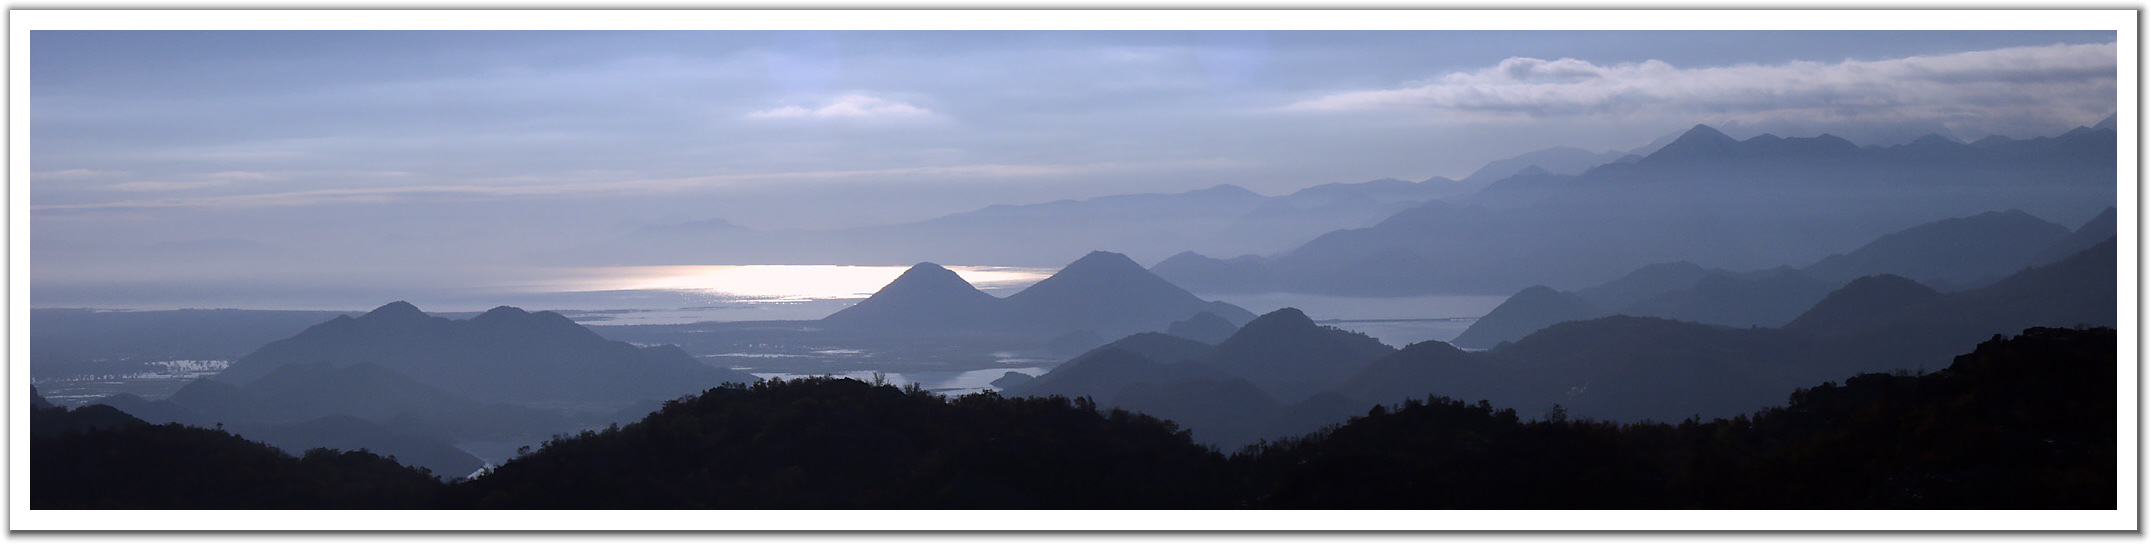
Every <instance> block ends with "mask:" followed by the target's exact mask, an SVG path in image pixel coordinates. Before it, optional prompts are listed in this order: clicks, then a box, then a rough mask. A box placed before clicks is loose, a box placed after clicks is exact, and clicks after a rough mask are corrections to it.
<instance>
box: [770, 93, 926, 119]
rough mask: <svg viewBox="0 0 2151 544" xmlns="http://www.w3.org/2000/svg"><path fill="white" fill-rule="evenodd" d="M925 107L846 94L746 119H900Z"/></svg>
mask: <svg viewBox="0 0 2151 544" xmlns="http://www.w3.org/2000/svg"><path fill="white" fill-rule="evenodd" d="M932 114H933V112H932V111H929V110H927V109H926V108H921V107H918V106H913V105H910V104H905V103H903V102H897V101H894V100H888V99H884V98H876V97H873V96H867V95H863V94H847V95H844V96H839V97H837V98H836V99H835V100H833V101H830V102H829V103H828V104H825V105H823V106H822V107H819V108H814V109H807V108H803V107H799V106H784V107H779V108H772V109H766V110H761V111H757V112H753V113H749V114H747V118H749V119H801V118H806V119H860V118H902V117H923V116H927V115H932Z"/></svg>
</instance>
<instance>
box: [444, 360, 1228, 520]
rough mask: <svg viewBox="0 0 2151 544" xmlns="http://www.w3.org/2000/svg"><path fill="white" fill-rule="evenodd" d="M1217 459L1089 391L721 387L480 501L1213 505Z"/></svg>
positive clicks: (509, 475)
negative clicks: (1096, 401)
mask: <svg viewBox="0 0 2151 544" xmlns="http://www.w3.org/2000/svg"><path fill="white" fill-rule="evenodd" d="M1232 489H1233V488H1232V478H1231V475H1230V473H1229V471H1228V470H1227V468H1226V465H1225V459H1224V457H1223V456H1220V455H1218V454H1217V453H1215V452H1212V451H1209V450H1206V449H1203V448H1201V447H1198V446H1195V445H1194V444H1193V443H1191V442H1189V441H1188V438H1187V434H1186V433H1184V432H1180V431H1178V430H1177V429H1175V428H1174V427H1173V426H1172V425H1171V424H1169V423H1165V422H1163V421H1159V420H1157V419H1155V418H1151V417H1148V416H1141V415H1135V414H1130V413H1127V412H1122V411H1113V412H1110V413H1103V414H1101V413H1099V412H1098V411H1097V410H1095V409H1094V406H1093V405H1091V404H1090V403H1089V402H1087V401H1070V400H1068V399H1066V398H1050V399H1020V398H1003V397H998V396H994V395H990V394H981V395H972V396H966V397H961V398H957V399H953V400H947V399H943V398H942V397H940V396H936V395H934V394H931V393H927V392H925V391H924V390H920V389H916V388H913V389H909V390H899V389H897V388H895V387H889V386H879V387H877V386H874V385H870V384H866V383H861V382H858V381H852V380H839V379H832V378H816V379H805V380H798V381H791V382H765V383H761V384H756V385H754V386H751V387H727V388H720V389H714V390H711V391H708V392H706V393H703V394H702V395H701V396H699V397H695V398H691V399H684V400H680V401H677V402H672V403H667V404H666V405H665V408H664V409H662V410H659V411H657V412H656V413H654V414H651V415H650V416H649V417H647V418H644V419H643V420H642V421H641V422H638V423H634V424H631V425H627V426H625V427H620V428H617V429H607V430H605V431H603V432H587V433H583V434H582V435H580V436H576V437H572V438H564V439H560V440H554V441H552V442H548V443H547V444H546V445H545V448H544V449H543V450H540V451H538V452H536V453H533V454H530V455H527V456H524V457H521V458H518V459H516V460H514V461H510V462H508V463H507V464H504V465H502V466H500V467H499V468H498V469H496V470H494V471H493V472H492V473H490V474H487V475H486V476H485V477H483V478H480V479H478V480H476V481H472V482H469V483H467V484H465V485H463V486H460V487H458V488H457V489H456V490H455V492H456V502H458V503H460V504H465V505H469V506H474V507H478V508H545V509H557V508H636V509H665V508H755V509H770V508H847V509H848V508H879V509H887V508H1083V509H1100V508H1223V507H1228V506H1230V505H1231V504H1232V502H1231V498H1232Z"/></svg>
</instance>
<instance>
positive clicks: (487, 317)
mask: <svg viewBox="0 0 2151 544" xmlns="http://www.w3.org/2000/svg"><path fill="white" fill-rule="evenodd" d="M527 315H530V312H526V311H523V309H522V308H517V307H514V306H496V307H494V308H493V309H491V310H486V311H485V313H482V314H478V317H474V318H471V321H492V320H497V319H513V318H518V317H523V316H527Z"/></svg>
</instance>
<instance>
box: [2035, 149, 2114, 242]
mask: <svg viewBox="0 0 2151 544" xmlns="http://www.w3.org/2000/svg"><path fill="white" fill-rule="evenodd" d="M2108 119H2112V118H2111V117H2109V118H2108ZM2115 213H2116V212H2115V209H2114V208H2111V207H2109V208H2106V211H2104V212H2100V213H2099V215H2098V216H2097V217H2093V218H2091V220H2090V221H2085V222H2084V224H2083V226H2080V227H2077V228H2076V231H2075V232H2072V233H2069V237H2068V238H2063V239H2062V240H2061V241H2059V242H2055V243H2054V245H2053V246H2050V247H2048V248H2046V250H2045V251H2041V252H2039V254H2038V255H2037V256H2034V257H2032V258H2031V260H2030V261H2028V262H2026V263H2025V265H2026V266H2038V265H2043V264H2047V263H2052V262H2054V261H2059V260H2062V259H2065V258H2068V257H2069V256H2070V255H2075V254H2077V253H2080V252H2083V251H2084V250H2087V249H2091V248H2092V247H2095V246H2098V245H2099V243H2100V242H2104V241H2106V239H2108V238H2113V237H2115V236H2119V235H2120V231H2119V229H2120V225H2119V223H2118V219H2116V216H2115Z"/></svg>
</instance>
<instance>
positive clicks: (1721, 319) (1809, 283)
mask: <svg viewBox="0 0 2151 544" xmlns="http://www.w3.org/2000/svg"><path fill="white" fill-rule="evenodd" d="M1752 276H1754V277H1752V278H1746V277H1735V276H1731V275H1726V274H1711V275H1709V276H1705V277H1703V279H1700V280H1696V282H1695V285H1693V286H1690V287H1688V288H1687V289H1681V290H1677V291H1673V292H1669V293H1665V294H1661V295H1658V296H1655V297H1651V298H1650V299H1649V300H1644V301H1642V302H1637V303H1635V304H1631V305H1628V306H1627V307H1625V308H1622V309H1621V313H1624V314H1629V315H1639V316H1651V317H1663V318H1667V319H1677V320H1681V321H1693V322H1697V323H1708V324H1712V325H1724V326H1729V327H1779V326H1783V325H1785V323H1787V322H1789V321H1792V319H1793V318H1795V317H1799V316H1800V314H1801V312H1805V311H1807V310H1808V308H1809V307H1811V306H1814V305H1815V303H1816V302H1817V301H1820V300H1822V298H1823V297H1824V296H1825V295H1828V294H1829V293H1830V290H1831V289H1833V288H1835V287H1836V284H1834V283H1829V282H1824V281H1822V280H1817V279H1815V278H1811V277H1808V276H1807V275H1806V274H1802V273H1800V271H1798V270H1793V269H1791V268H1789V267H1787V268H1778V269H1774V270H1766V271H1762V272H1759V273H1756V274H1753V275H1752Z"/></svg>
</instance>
